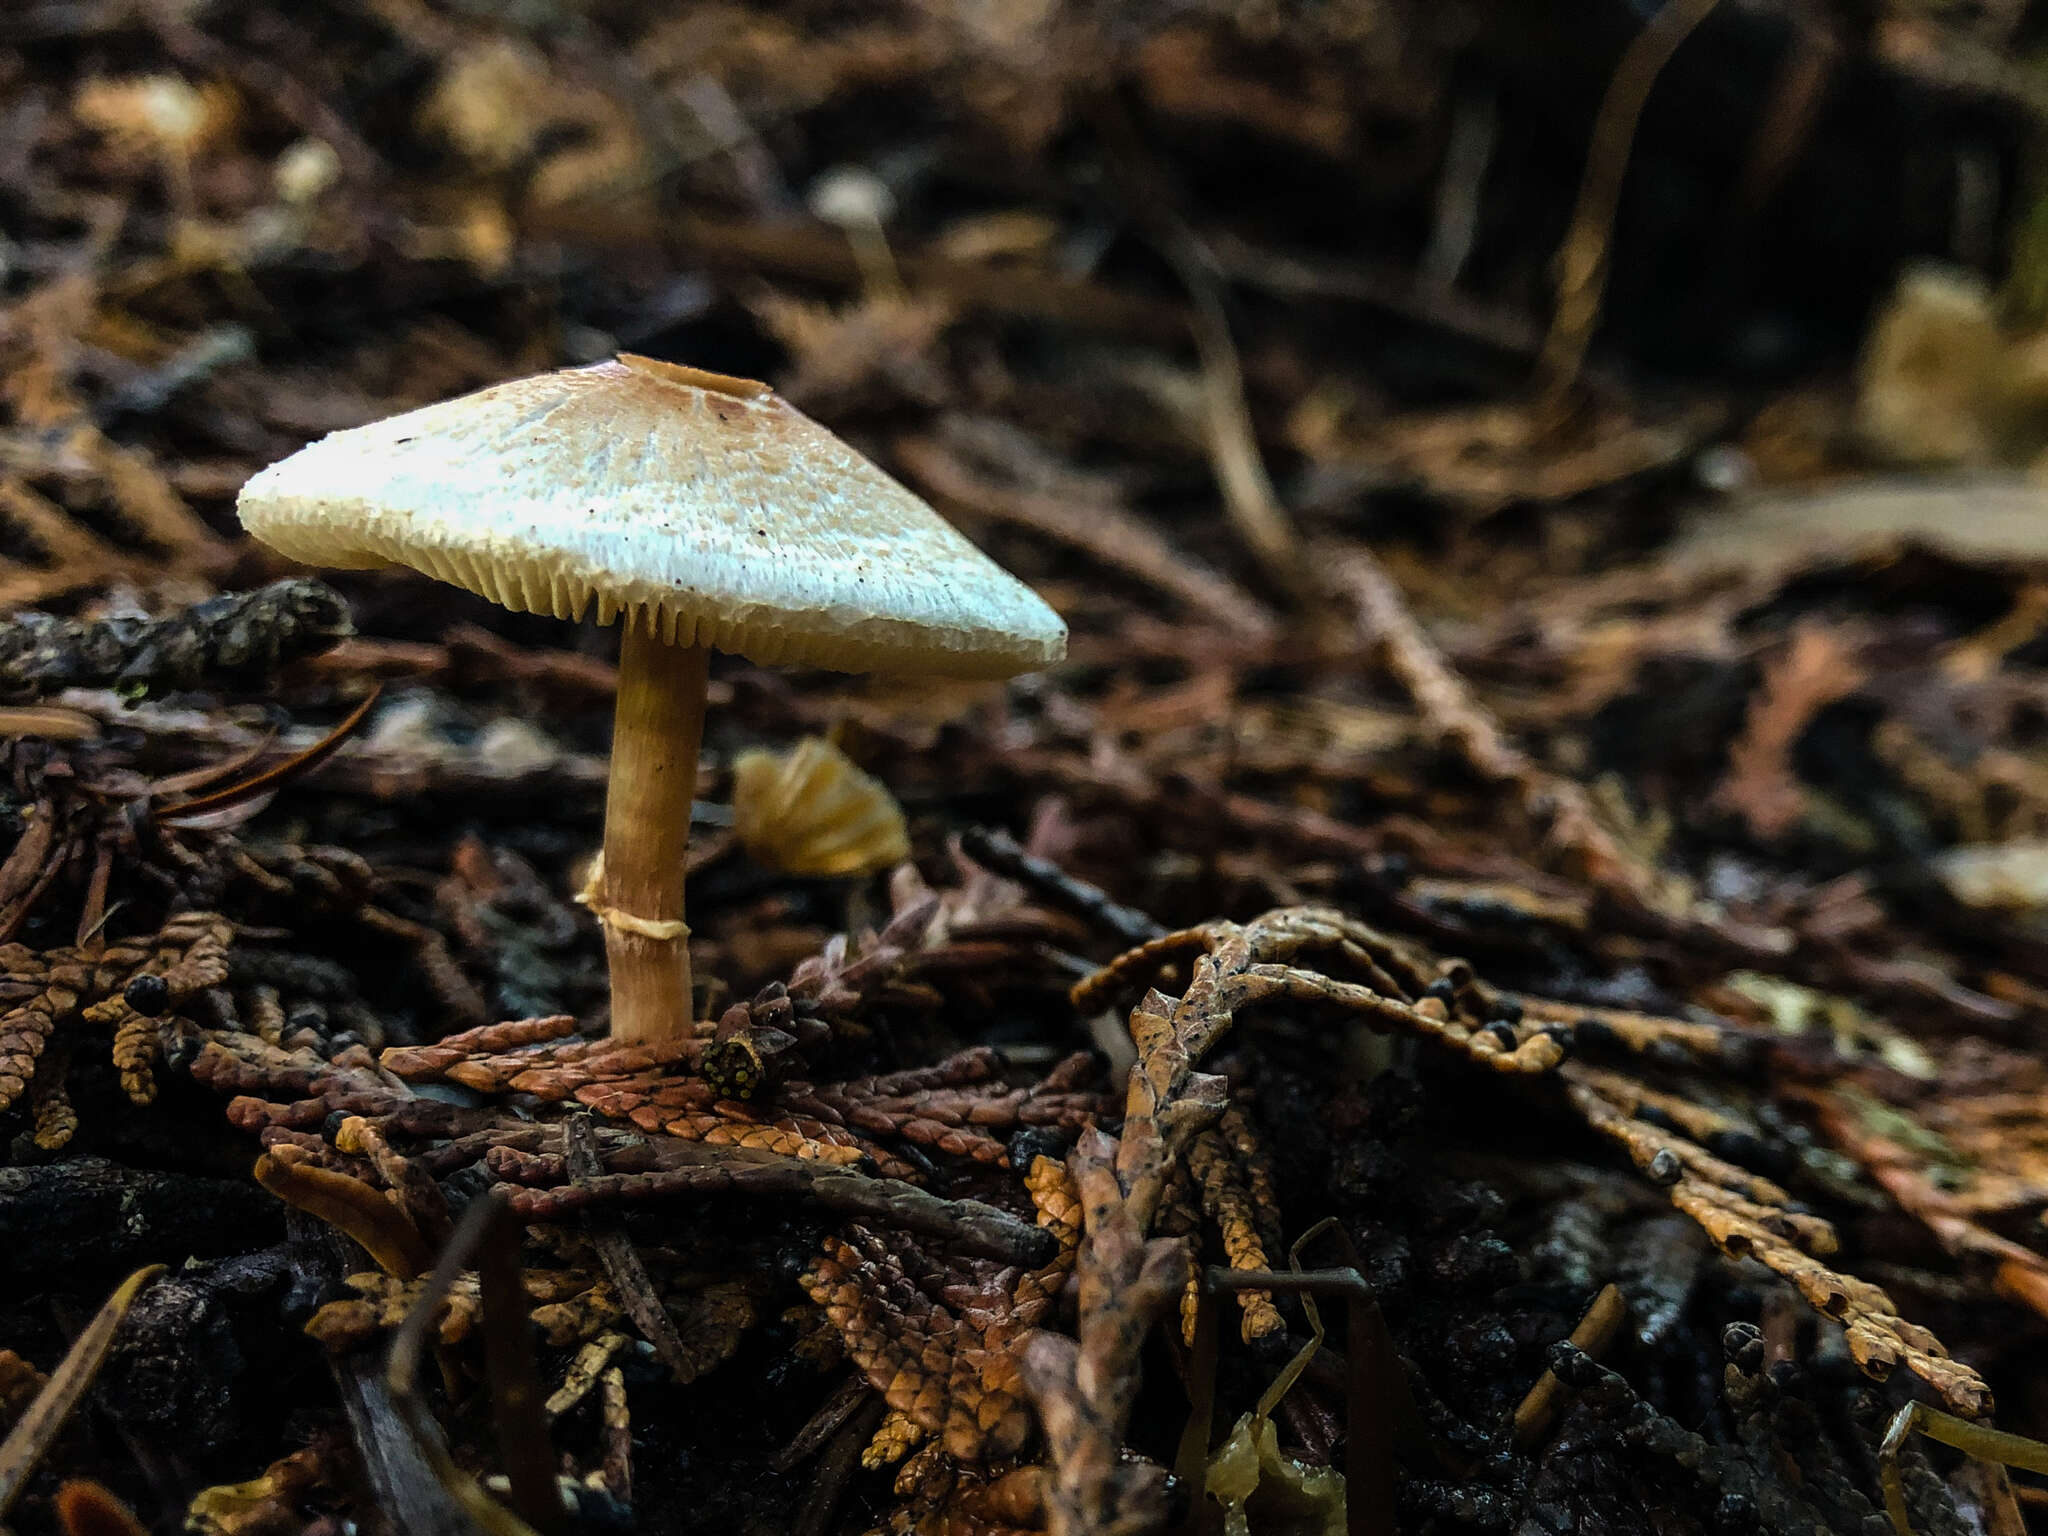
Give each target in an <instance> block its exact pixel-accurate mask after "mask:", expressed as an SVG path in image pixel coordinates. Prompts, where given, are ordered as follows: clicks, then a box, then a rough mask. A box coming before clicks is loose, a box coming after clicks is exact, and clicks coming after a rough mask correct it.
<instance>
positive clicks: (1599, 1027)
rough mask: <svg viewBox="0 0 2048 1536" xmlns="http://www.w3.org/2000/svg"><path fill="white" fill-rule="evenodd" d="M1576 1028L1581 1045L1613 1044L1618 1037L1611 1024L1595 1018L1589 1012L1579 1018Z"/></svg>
mask: <svg viewBox="0 0 2048 1536" xmlns="http://www.w3.org/2000/svg"><path fill="white" fill-rule="evenodd" d="M1576 1028H1577V1031H1578V1036H1579V1044H1581V1045H1593V1046H1600V1045H1613V1044H1615V1043H1616V1042H1617V1041H1618V1040H1619V1039H1620V1036H1619V1035H1617V1034H1616V1033H1615V1029H1614V1026H1613V1025H1612V1024H1610V1023H1608V1022H1607V1021H1606V1020H1605V1019H1596V1018H1594V1017H1593V1016H1592V1015H1591V1014H1587V1015H1586V1017H1584V1018H1583V1019H1581V1020H1579V1022H1578V1024H1577V1026H1576Z"/></svg>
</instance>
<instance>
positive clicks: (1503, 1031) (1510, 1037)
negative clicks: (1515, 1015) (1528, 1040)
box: [1486, 1019, 1520, 1051]
mask: <svg viewBox="0 0 2048 1536" xmlns="http://www.w3.org/2000/svg"><path fill="white" fill-rule="evenodd" d="M1486 1032H1487V1033H1488V1034H1489V1035H1491V1036H1493V1038H1494V1039H1496V1040H1498V1041H1499V1042H1500V1048H1501V1049H1502V1050H1504V1051H1512V1050H1513V1049H1514V1048H1515V1047H1516V1045H1518V1044H1519V1043H1520V1042H1519V1041H1518V1040H1516V1038H1515V1028H1514V1026H1513V1025H1512V1024H1509V1023H1508V1022H1507V1021H1506V1020H1504V1019H1503V1020H1497V1021H1496V1022H1494V1023H1492V1024H1489V1025H1487V1026H1486Z"/></svg>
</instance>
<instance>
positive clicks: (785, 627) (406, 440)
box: [238, 354, 1066, 1041]
mask: <svg viewBox="0 0 2048 1536" xmlns="http://www.w3.org/2000/svg"><path fill="white" fill-rule="evenodd" d="M238 510H239V512H240V514H241V518H242V523H243V526H244V527H246V528H247V529H248V530H249V531H250V532H251V533H253V534H254V535H255V536H256V537H257V538H259V539H261V540H263V542H265V543H266V544H269V545H270V546H271V547H272V548H274V549H276V550H278V551H279V552H280V553H282V554H285V555H287V556H290V557H291V558H293V559H296V560H301V561H304V562H306V563H307V564H310V565H324V566H333V567H340V568H343V569H354V570H362V569H370V568H374V567H379V566H386V565H394V564H395V565H408V566H411V567H412V568H413V569H415V570H419V571H424V572H425V573H426V574H427V575H429V576H432V577H435V578H436V579H438V580H440V581H445V582H449V583H452V584H453V585H455V586H459V587H464V588H467V589H468V590H469V591H471V592H476V593H479V594H481V595H482V596H484V597H487V598H489V599H490V600H491V601H492V602H494V603H498V604H500V605H501V606H503V607H506V608H511V609H515V610H519V611H522V612H528V613H545V614H552V615H554V616H555V617H557V618H563V619H577V618H581V617H582V616H583V615H584V614H585V613H586V612H589V611H591V610H592V609H593V608H594V609H595V612H596V617H597V621H598V622H599V623H600V624H609V623H611V622H613V621H614V620H623V621H624V622H623V625H622V630H623V632H622V635H621V639H620V644H619V691H618V705H617V715H616V717H615V721H614V728H613V735H612V759H611V775H610V787H609V792H608V794H607V797H606V801H605V832H604V848H603V853H602V855H601V872H600V873H599V874H597V875H595V876H594V877H593V879H592V882H591V884H592V889H591V890H590V891H588V892H586V893H585V896H586V900H587V903H588V905H589V906H590V907H591V908H592V910H593V911H595V912H596V914H597V916H598V917H599V919H600V920H601V921H602V922H603V924H604V934H605V949H606V954H607V957H608V959H609V961H610V965H611V980H612V1026H611V1027H612V1036H613V1038H614V1039H620V1040H629V1041H646V1040H656V1039H662V1038H667V1037H673V1036H676V1035H680V1034H683V1033H686V1032H687V1031H688V1029H689V1027H690V1022H691V1007H690V960H689V947H688V935H689V929H688V928H687V927H686V926H685V925H684V922H683V856H684V853H685V851H686V846H687V842H688V838H689V829H690V802H691V799H692V796H693V795H694V793H695V789H696V782H697V751H698V742H699V739H700V736H701V734H702V730H703V723H704V700H705V684H706V676H707V668H708V665H709V662H710V653H711V651H712V650H713V649H717V650H722V651H731V652H735V653H737V654H739V655H741V656H745V657H748V658H749V659H751V660H753V661H756V662H761V663H764V664H775V663H794V664H798V665H807V666H816V667H826V668H831V669H833V670H836V671H842V672H865V671H888V672H909V673H921V674H928V675H939V676H949V677H986V678H997V677H1010V676H1014V675H1015V674H1017V673H1019V672H1026V671H1030V670H1032V669H1033V668H1036V667H1039V666H1043V665H1044V664H1046V663H1048V662H1053V661H1057V660H1059V659H1060V657H1061V656H1063V655H1064V654H1065V653H1066V626H1065V624H1063V623H1062V622H1061V620H1060V618H1059V615H1057V614H1056V613H1054V612H1053V611H1052V609H1051V608H1049V607H1047V606H1046V604H1045V603H1044V602H1043V601H1042V600H1041V599H1040V598H1039V597H1038V596H1037V594H1035V593H1034V592H1032V591H1031V589H1030V588H1028V587H1026V586H1025V585H1023V583H1021V582H1019V581H1017V580H1016V579H1015V578H1014V577H1012V576H1011V575H1009V573H1008V572H1006V571H1004V570H1003V569H1002V568H1001V567H999V566H998V565H996V564H995V563H994V562H993V561H991V560H990V559H988V557H987V556H985V555H983V554H982V553H981V552H980V551H979V550H978V549H976V548H975V547H974V545H973V544H971V543H969V542H968V540H967V539H966V538H965V537H964V536H962V535H961V534H960V533H959V532H958V531H957V530H956V529H954V528H953V527H952V526H951V525H950V524H949V523H947V522H946V521H945V520H944V519H943V518H941V517H940V516H939V515H938V513H936V512H935V511H933V510H932V509H931V508H930V507H928V506H927V505H925V503H924V502H922V501H920V500H919V499H918V498H917V497H916V496H913V495H912V494H911V493H910V492H909V491H908V490H906V489H905V488H904V487H903V486H901V485H899V484H897V482H896V481H894V480H892V479H890V478H889V476H887V475H886V474H884V473H883V472H882V471H881V470H879V469H877V468H876V467H875V466H874V465H873V464H871V463H869V462H868V461H867V460H866V459H864V458H862V457H861V456H860V455H859V454H858V453H856V452H854V451H853V449H851V448H850V447H848V446H847V445H846V444H845V443H843V442H841V441H840V440H839V439H838V438H836V437H834V436H833V435H832V434H831V433H830V432H828V431H826V430H825V429H824V428H823V427H821V426H819V425H818V424H817V423H816V422H814V421H811V420H810V419H809V418H808V417H806V416H804V415H802V414H801V413H799V412H798V411H797V410H795V409H794V408H793V407H791V406H790V405H789V404H787V403H786V402H785V401H783V400H782V399H780V398H779V397H777V396H776V395H775V393H774V392H773V391H772V390H770V389H769V387H768V386H767V385H765V384H759V383H755V382H753V381H752V380H748V379H735V378H727V377H726V376H724V375H722V374H715V373H705V372H702V371H700V370H698V369H695V368H685V367H681V366H678V365H676V364H673V363H665V362H657V361H655V360H654V359H651V358H645V357H634V356H631V355H627V354H621V355H620V356H619V357H618V358H617V359H616V360H614V361H609V362H602V363H597V364H594V365H592V366H590V367H587V368H571V369H564V370H562V371H560V372H557V373H547V374H541V375H538V376H536V377H533V378H526V379H515V380H513V381H511V382H510V383H505V384H499V385H494V386H493V387H491V388H489V389H484V390H479V391H478V392H476V393H475V394H470V395H464V396H462V397H460V398H459V399H454V400H446V401H443V402H441V403H440V404H438V405H430V406H425V407H423V408H422V409H419V410H416V411H408V412H406V413H405V414H403V415H399V416H393V417H390V418H388V419H386V420H384V421H378V422H372V423H370V424H369V425H368V426H363V427H355V428H352V429H350V430H348V431H344V432H335V433H332V434H330V435H329V436H327V437H325V438H322V439H321V440H320V441H319V442H317V443H313V444H311V445H310V446H308V447H306V448H303V449H301V450H300V451H299V452H297V453H295V454H293V455H291V457H289V458H287V459H283V460H280V461H279V462H278V463H276V464H273V465H271V466H270V467H269V468H268V469H266V470H263V471H262V472H261V473H259V474H258V475H256V476H255V477H254V478H252V479H251V480H250V481H249V483H248V484H247V485H246V486H244V487H243V489H242V494H241V498H240V501H239V505H238Z"/></svg>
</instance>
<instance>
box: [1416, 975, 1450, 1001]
mask: <svg viewBox="0 0 2048 1536" xmlns="http://www.w3.org/2000/svg"><path fill="white" fill-rule="evenodd" d="M1422 995H1423V996H1424V997H1433V998H1435V999H1436V1000H1437V1001H1438V1002H1441V1003H1448V1002H1450V1000H1451V999H1452V998H1454V997H1456V996H1457V995H1458V989H1457V988H1456V987H1454V986H1452V985H1451V978H1450V977H1448V976H1439V977H1437V979H1436V980H1435V981H1432V982H1431V983H1430V984H1429V985H1428V986H1426V987H1424V988H1423V989H1422Z"/></svg>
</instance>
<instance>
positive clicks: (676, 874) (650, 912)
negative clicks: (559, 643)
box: [593, 615, 711, 1041]
mask: <svg viewBox="0 0 2048 1536" xmlns="http://www.w3.org/2000/svg"><path fill="white" fill-rule="evenodd" d="M621 629H622V631H623V633H622V634H621V636H620V639H619V697H618V708H617V713H616V715H615V716H614V717H613V724H612V769H611V783H610V786H609V788H608V789H607V791H606V795H605V807H604V892H603V898H602V904H601V905H598V904H596V903H593V905H598V916H599V917H600V918H602V919H603V921H604V947H605V956H606V958H607V959H608V960H609V961H610V963H611V973H612V1038H613V1039H614V1040H633V1041H645V1040H665V1039H672V1038H675V1037H678V1036H681V1035H684V1034H687V1033H688V1032H689V1029H690V1024H691V1022H692V1018H693V1013H692V1009H691V1002H690V930H689V929H688V928H687V927H685V926H684V924H683V857H684V854H685V853H686V852H687V851H688V849H689V842H690V801H691V799H692V797H693V796H694V795H695V794H696V792H697V748H698V743H699V742H700V740H701V739H702V737H703V734H704V690H705V684H706V680H707V676H708V671H709V667H710V663H711V653H710V651H708V650H707V649H705V648H704V647H703V646H678V645H669V644H667V643H666V642H665V641H663V640H662V638H661V637H660V636H659V635H657V634H656V633H655V632H654V630H653V628H652V625H651V624H650V622H649V621H648V620H646V619H645V618H640V617H635V616H630V615H629V616H628V617H627V618H626V620H625V621H624V623H623V624H622V625H621Z"/></svg>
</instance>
